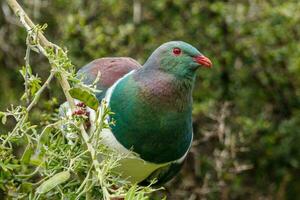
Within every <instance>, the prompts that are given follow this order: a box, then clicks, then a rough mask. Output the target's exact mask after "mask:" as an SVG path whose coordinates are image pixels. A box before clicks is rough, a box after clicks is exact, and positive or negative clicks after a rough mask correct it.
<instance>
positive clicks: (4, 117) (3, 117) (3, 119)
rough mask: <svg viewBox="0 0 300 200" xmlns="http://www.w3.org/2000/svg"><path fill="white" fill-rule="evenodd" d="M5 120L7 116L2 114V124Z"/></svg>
mask: <svg viewBox="0 0 300 200" xmlns="http://www.w3.org/2000/svg"><path fill="white" fill-rule="evenodd" d="M6 120H7V116H6V115H3V116H2V119H1V122H2V124H5V123H6Z"/></svg>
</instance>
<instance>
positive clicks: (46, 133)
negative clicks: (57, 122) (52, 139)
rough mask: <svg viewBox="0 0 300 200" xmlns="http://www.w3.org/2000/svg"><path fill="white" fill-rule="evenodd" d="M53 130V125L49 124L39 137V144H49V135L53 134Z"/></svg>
mask: <svg viewBox="0 0 300 200" xmlns="http://www.w3.org/2000/svg"><path fill="white" fill-rule="evenodd" d="M52 129H53V124H49V125H47V126H46V127H45V128H44V129H43V131H42V133H41V134H40V137H39V143H41V144H45V143H46V142H47V140H48V138H49V133H51V131H52Z"/></svg>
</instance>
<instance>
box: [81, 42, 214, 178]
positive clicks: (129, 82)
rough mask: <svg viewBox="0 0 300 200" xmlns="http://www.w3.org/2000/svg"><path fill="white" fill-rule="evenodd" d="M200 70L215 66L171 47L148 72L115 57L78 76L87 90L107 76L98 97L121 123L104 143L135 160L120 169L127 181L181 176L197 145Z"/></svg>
mask: <svg viewBox="0 0 300 200" xmlns="http://www.w3.org/2000/svg"><path fill="white" fill-rule="evenodd" d="M200 66H203V67H207V68H210V67H212V62H211V61H210V60H209V59H208V58H207V57H205V56H204V55H203V54H202V53H200V52H199V51H198V50H197V49H196V48H195V47H193V46H192V45H190V44H188V43H186V42H182V41H171V42H167V43H164V44H162V45H161V46H160V47H158V48H157V49H156V50H155V51H154V52H153V53H152V54H151V55H150V57H149V58H148V59H147V61H146V63H145V64H144V65H143V66H141V65H140V64H139V63H138V62H137V61H136V60H134V59H132V58H128V57H112V58H100V59H96V60H94V61H92V62H91V63H89V64H87V65H85V66H84V67H82V68H81V69H80V70H79V71H78V77H80V78H82V79H83V82H84V83H86V84H91V83H93V82H94V81H95V79H96V78H97V75H98V74H99V72H100V74H101V76H100V81H99V82H98V83H97V89H99V90H101V92H100V93H97V94H96V97H97V99H98V100H99V101H101V100H103V99H105V100H106V102H107V104H108V106H109V108H110V110H111V111H112V112H113V113H114V114H113V115H112V116H111V118H113V119H114V120H115V121H116V123H115V125H112V126H111V127H110V129H105V130H103V133H102V137H103V142H104V143H105V144H106V145H107V146H109V147H111V148H113V149H115V150H116V151H117V152H120V153H124V154H126V155H127V154H129V155H130V156H127V157H126V158H125V159H123V160H121V161H120V166H119V167H117V169H116V171H117V172H119V173H120V174H121V175H122V176H123V177H124V178H127V179H128V180H130V181H131V182H134V183H140V184H143V183H148V182H150V181H151V180H152V179H153V178H156V179H157V184H162V183H165V182H167V181H168V180H170V179H171V178H172V177H173V176H174V175H176V174H177V173H178V171H179V170H180V168H181V166H182V163H183V161H184V159H185V157H186V155H187V153H188V151H189V149H190V147H191V143H192V139H193V129H192V90H193V86H194V82H195V76H196V70H197V69H198V68H200ZM91 118H92V116H91ZM91 123H93V121H92V120H91Z"/></svg>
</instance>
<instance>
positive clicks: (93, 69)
mask: <svg viewBox="0 0 300 200" xmlns="http://www.w3.org/2000/svg"><path fill="white" fill-rule="evenodd" d="M141 67H142V66H141V65H140V64H139V63H138V62H137V61H136V60H134V59H132V58H130V57H107V58H99V59H96V60H93V61H92V62H90V63H88V64H86V65H85V66H83V67H82V68H81V69H80V70H79V71H78V72H77V75H78V77H79V78H82V80H83V82H84V83H85V84H92V83H93V82H94V81H95V80H96V78H97V76H99V81H98V82H97V89H99V90H102V91H103V90H107V89H108V88H109V87H111V86H112V85H113V84H114V83H115V82H116V81H117V80H118V79H120V78H122V77H123V76H124V75H125V74H127V73H129V72H130V71H132V70H135V69H139V68H141Z"/></svg>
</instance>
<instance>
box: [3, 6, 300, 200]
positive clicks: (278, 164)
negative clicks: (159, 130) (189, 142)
mask: <svg viewBox="0 0 300 200" xmlns="http://www.w3.org/2000/svg"><path fill="white" fill-rule="evenodd" d="M0 4H1V5H0V6H1V10H0V110H5V109H7V108H9V106H10V104H24V102H21V101H20V97H21V96H22V93H23V91H24V85H23V79H22V76H21V74H20V73H19V72H18V71H19V70H20V69H21V66H23V65H24V59H23V58H24V56H25V51H26V44H25V38H26V32H25V31H24V29H23V28H21V27H20V24H19V22H18V21H17V19H16V18H15V16H14V14H13V13H12V12H11V10H10V9H9V8H8V6H7V5H6V3H5V2H4V1H1V2H0ZM139 5H141V9H139ZM22 6H24V8H25V10H26V11H27V13H28V14H29V15H30V17H31V18H32V19H33V20H34V22H35V23H39V24H44V23H47V24H48V28H47V29H46V31H45V35H46V36H47V38H48V39H49V40H50V41H52V42H54V43H56V44H58V45H60V46H63V47H65V48H67V49H68V54H69V57H70V58H71V60H72V62H73V64H74V65H75V66H77V67H78V68H79V67H80V66H82V65H84V64H85V63H87V62H89V61H91V60H93V59H95V58H100V57H105V56H130V57H132V58H134V59H137V60H138V61H140V62H141V63H144V61H145V59H146V58H147V57H148V56H149V54H150V53H151V52H152V51H153V50H154V49H155V48H156V47H158V46H159V45H160V44H162V43H164V42H167V41H171V40H183V41H186V42H188V43H190V44H192V45H194V46H195V47H197V48H198V49H199V50H200V51H201V52H202V53H203V54H204V55H206V56H207V57H209V58H210V59H211V60H212V62H213V64H214V67H213V68H212V69H211V70H207V69H201V70H199V72H198V74H199V76H198V78H197V83H196V86H195V89H194V110H193V114H194V116H193V119H194V133H195V139H194V144H193V147H192V150H191V153H190V154H189V155H188V159H187V162H186V163H185V166H184V169H183V170H182V172H181V174H180V175H179V176H178V177H177V178H176V179H175V180H173V181H172V182H171V183H169V184H168V186H167V194H168V196H169V199H191V200H192V199H298V198H299V196H300V178H299V177H300V130H299V128H300V118H299V117H300V110H299V107H300V104H299V100H300V98H299V92H300V90H299V84H300V78H299V77H300V2H299V1H284V0H251V1H250V0H249V1H245V0H237V1H233V0H231V1H230V0H228V1H209V0H201V1H199V0H186V1H180V0H173V1H172V0H154V1H146V0H136V1H121V0H101V1H86V0H72V1H68V0H52V1H35V0H24V1H22ZM134 10H135V12H134ZM139 11H140V14H139ZM134 13H135V14H134ZM31 65H32V69H33V73H34V74H38V75H39V76H40V77H41V78H42V80H43V81H44V80H45V78H46V77H47V75H48V74H49V69H50V67H49V64H48V62H47V60H46V59H45V58H44V57H42V56H39V55H37V54H32V56H31ZM63 101H64V96H63V95H62V91H61V89H60V88H59V86H58V84H57V82H53V83H52V84H51V87H50V90H47V91H46V93H45V94H44V95H43V98H42V99H41V100H40V102H39V104H38V106H37V107H36V108H35V109H34V110H33V113H32V114H31V120H32V121H33V122H36V123H37V124H38V125H43V123H44V122H40V121H39V119H40V116H43V113H44V112H52V111H53V110H54V109H55V108H57V107H58V106H59V104H60V103H61V102H63ZM13 125H14V123H13V122H9V124H8V126H5V127H3V126H2V125H0V133H1V132H4V131H7V130H10V129H11V128H12V127H13Z"/></svg>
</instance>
